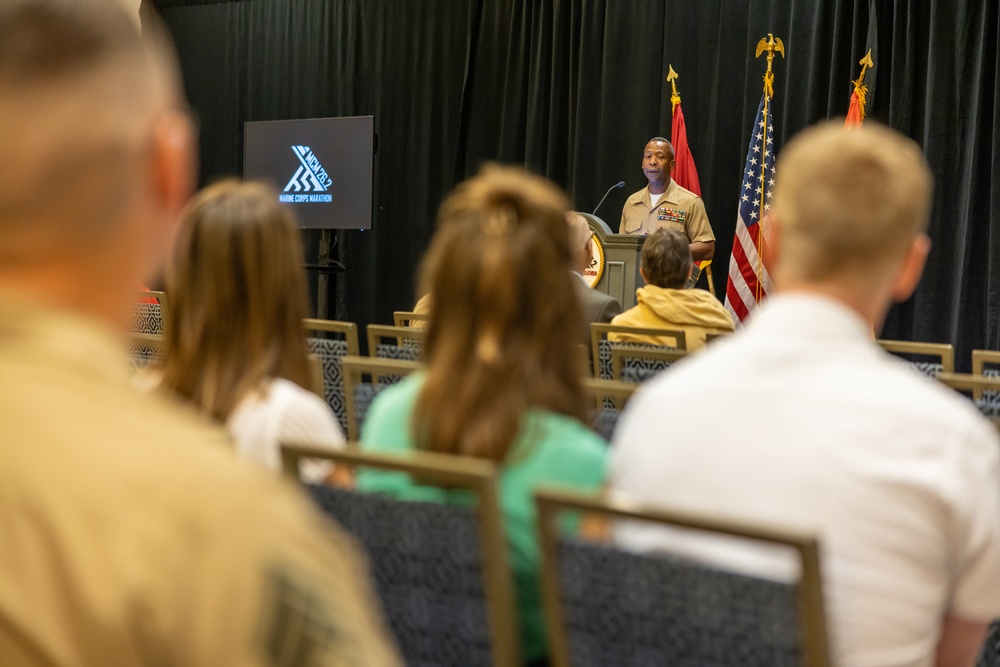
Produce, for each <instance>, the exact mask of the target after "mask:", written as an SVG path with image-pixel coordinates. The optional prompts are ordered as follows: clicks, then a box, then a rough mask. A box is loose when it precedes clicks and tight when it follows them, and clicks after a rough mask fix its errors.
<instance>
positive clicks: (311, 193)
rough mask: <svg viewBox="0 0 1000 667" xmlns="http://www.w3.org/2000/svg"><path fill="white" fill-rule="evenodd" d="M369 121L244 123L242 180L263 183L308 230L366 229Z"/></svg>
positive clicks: (369, 210) (370, 157)
mask: <svg viewBox="0 0 1000 667" xmlns="http://www.w3.org/2000/svg"><path fill="white" fill-rule="evenodd" d="M374 132H375V119H374V117H373V116H352V117H347V118H310V119H304V120H270V121H255V122H250V123H246V124H245V125H244V129H243V138H244V153H243V177H244V178H246V179H248V180H249V179H261V180H264V181H268V182H269V183H270V184H271V185H273V186H274V187H275V188H277V190H278V192H279V195H278V198H279V200H280V201H282V202H285V203H287V204H288V205H289V206H291V207H292V209H293V210H294V211H295V213H296V214H297V215H298V218H299V223H300V224H301V225H302V226H303V227H305V228H309V229H371V226H372V161H373V155H374V137H375V134H374Z"/></svg>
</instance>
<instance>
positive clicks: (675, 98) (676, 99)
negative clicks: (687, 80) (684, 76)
mask: <svg viewBox="0 0 1000 667" xmlns="http://www.w3.org/2000/svg"><path fill="white" fill-rule="evenodd" d="M667 68H668V70H667V81H669V82H670V88H671V90H672V92H671V93H670V113H671V114H673V113H674V111H676V110H677V105H678V104H680V103H681V95H680V93H678V92H677V72H675V71H674V66H673V65H667Z"/></svg>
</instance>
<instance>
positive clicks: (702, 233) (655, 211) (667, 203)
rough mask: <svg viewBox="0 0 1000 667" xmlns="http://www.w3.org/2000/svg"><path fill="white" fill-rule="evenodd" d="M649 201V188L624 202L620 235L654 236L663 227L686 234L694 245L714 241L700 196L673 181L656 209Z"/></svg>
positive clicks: (619, 229)
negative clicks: (699, 242)
mask: <svg viewBox="0 0 1000 667" xmlns="http://www.w3.org/2000/svg"><path fill="white" fill-rule="evenodd" d="M651 202H652V200H651V199H650V198H649V186H648V185H647V186H646V187H644V188H643V189H642V190H639V191H638V192H636V193H634V194H633V195H632V196H631V197H629V198H628V199H627V200H625V206H624V207H622V220H621V224H620V225H619V227H618V233H619V234H652V233H653V232H655V231H656V230H657V229H659V228H660V227H666V228H667V229H673V230H676V231H678V232H683V233H684V235H685V236H687V237H688V240H689V241H690V242H691V243H695V242H698V241H705V242H707V241H714V240H715V234H714V233H713V232H712V226H711V225H710V224H709V222H708V214H707V213H705V202H703V201H702V200H701V197H699V196H698V195H696V194H695V193H693V192H691V191H690V190H686V189H684V188H682V187H681V186H679V185H677V182H676V181H675V180H673V179H670V185H668V186H667V191H666V192H664V193H663V196H662V197H660V201H658V202H657V204H656V206H653V205H652V203H651Z"/></svg>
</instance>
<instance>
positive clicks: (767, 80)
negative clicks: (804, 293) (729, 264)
mask: <svg viewBox="0 0 1000 667" xmlns="http://www.w3.org/2000/svg"><path fill="white" fill-rule="evenodd" d="M775 51H777V52H778V53H780V54H781V57H782V58H784V57H785V45H784V44H782V43H781V40H780V39H775V38H774V35H773V34H771V33H768V34H767V39H764V38H763V37H762V38H761V40H760V41H759V42H757V55H756V56H755V57H756V58H760V56H761V54H763V53H767V71H766V72H764V118H763V120H764V140H763V143H762V144H761V145H762V146H763V147H764V152H767V129H768V126H769V125H770V113H771V111H770V103H771V96H772V95H774V72H772V71H771V64H772V63H773V62H774V52H775ZM766 173H767V156H765V155H763V154H762V155H761V160H760V206H759V207H758V209H757V210H758V212H759V214H760V218H759V219H758V220H757V224H758V225H759V227H758V228H757V286H756V290H755V292H756V293H755V294H754V299H755V300H756V302H757V303H760V300H761V297H762V296H763V292H764V286H763V285H764V260H763V256H764V206H765V204H766V203H767V201H766V199H767V192H766V189H767V183H766Z"/></svg>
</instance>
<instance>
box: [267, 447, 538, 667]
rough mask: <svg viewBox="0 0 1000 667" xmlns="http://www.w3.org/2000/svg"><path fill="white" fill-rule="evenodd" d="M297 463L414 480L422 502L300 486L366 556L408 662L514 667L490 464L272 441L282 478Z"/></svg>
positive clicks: (511, 615)
mask: <svg viewBox="0 0 1000 667" xmlns="http://www.w3.org/2000/svg"><path fill="white" fill-rule="evenodd" d="M302 459H326V460H329V461H332V462H333V463H334V464H336V465H346V466H352V467H354V468H355V469H358V468H370V469H378V470H383V471H392V472H394V473H398V474H400V475H410V476H412V477H414V478H416V479H419V481H420V484H421V486H422V487H426V489H424V490H425V491H426V492H427V495H428V500H426V501H425V500H420V501H414V500H398V499H394V498H391V497H389V496H386V495H382V494H378V493H365V492H361V491H354V490H348V489H343V488H338V487H335V486H330V485H326V484H318V485H306V489H307V491H308V493H309V494H310V495H311V496H312V497H313V499H314V500H315V501H316V502H317V503H318V505H319V506H320V507H321V508H322V509H323V510H324V511H325V512H327V513H328V514H329V515H330V516H331V517H333V518H334V519H335V520H336V521H337V522H338V523H340V525H342V526H343V527H344V528H345V529H346V530H347V531H348V532H350V533H351V534H352V535H353V536H354V537H355V538H356V539H357V540H358V542H360V543H361V545H362V546H363V547H364V548H365V550H366V551H367V552H368V557H369V561H370V563H371V572H372V577H373V579H374V581H375V588H376V590H377V592H378V595H379V597H380V598H381V602H382V609H383V610H384V612H385V616H386V618H387V620H388V622H389V626H390V628H391V630H392V632H393V634H394V635H395V638H396V641H397V644H398V646H399V649H400V652H401V654H402V656H403V659H404V660H405V662H406V664H409V665H463V666H468V667H489V666H490V665H496V666H497V667H521V661H520V655H519V654H520V643H519V638H518V631H517V620H516V612H515V606H514V589H513V581H512V578H511V573H510V569H509V568H508V565H507V561H506V558H507V547H506V540H505V538H504V532H503V527H502V523H501V517H500V508H499V503H498V501H497V477H496V468H495V466H494V465H493V464H492V463H489V462H486V461H483V460H479V459H472V458H466V457H457V456H447V455H443V454H434V453H428V452H410V453H408V454H406V455H389V454H376V453H370V452H361V451H359V450H358V449H357V448H351V449H349V450H347V451H331V450H328V449H318V448H313V447H302V446H297V445H294V444H289V443H285V444H283V445H282V461H283V465H284V470H285V472H286V474H288V475H289V476H290V477H293V478H296V479H297V474H298V470H299V462H300V461H301V460H302Z"/></svg>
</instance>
